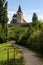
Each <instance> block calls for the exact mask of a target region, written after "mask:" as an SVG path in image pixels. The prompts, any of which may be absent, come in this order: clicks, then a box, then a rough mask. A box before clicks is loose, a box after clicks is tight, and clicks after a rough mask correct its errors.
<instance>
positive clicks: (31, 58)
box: [11, 41, 43, 65]
mask: <svg viewBox="0 0 43 65" xmlns="http://www.w3.org/2000/svg"><path fill="white" fill-rule="evenodd" d="M11 43H12V44H13V45H14V46H16V47H18V48H20V50H21V51H22V52H23V56H24V61H25V65H43V62H42V61H40V60H39V58H37V57H36V56H35V55H36V54H35V53H34V52H32V51H30V50H28V49H26V48H24V47H22V46H19V45H17V44H14V42H13V41H11Z"/></svg>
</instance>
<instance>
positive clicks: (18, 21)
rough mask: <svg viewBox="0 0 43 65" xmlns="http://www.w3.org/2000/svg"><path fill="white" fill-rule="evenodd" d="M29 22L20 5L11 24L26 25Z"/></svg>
mask: <svg viewBox="0 0 43 65" xmlns="http://www.w3.org/2000/svg"><path fill="white" fill-rule="evenodd" d="M26 23H27V22H26V21H25V20H24V18H23V12H22V9H21V6H20V5H19V8H18V11H17V12H16V14H14V15H13V17H12V20H11V22H10V24H26Z"/></svg>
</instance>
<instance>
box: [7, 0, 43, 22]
mask: <svg viewBox="0 0 43 65" xmlns="http://www.w3.org/2000/svg"><path fill="white" fill-rule="evenodd" d="M7 1H8V17H9V21H10V20H11V19H12V16H13V14H14V13H16V12H17V10H18V6H19V5H21V8H22V11H23V13H24V14H23V16H24V19H25V20H26V21H27V22H31V19H32V15H33V13H34V12H36V13H37V16H38V18H39V19H42V20H43V0H7Z"/></svg>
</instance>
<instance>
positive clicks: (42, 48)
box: [8, 20, 43, 54]
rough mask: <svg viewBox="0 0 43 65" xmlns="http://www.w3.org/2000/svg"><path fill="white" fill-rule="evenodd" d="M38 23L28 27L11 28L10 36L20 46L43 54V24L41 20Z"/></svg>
mask: <svg viewBox="0 0 43 65" xmlns="http://www.w3.org/2000/svg"><path fill="white" fill-rule="evenodd" d="M36 22H37V23H35V24H34V23H31V24H30V25H29V26H28V27H22V26H20V25H15V26H12V27H9V29H8V30H9V31H8V36H9V39H13V40H16V42H17V43H18V44H20V45H23V46H26V47H28V48H30V49H32V50H34V51H36V52H38V53H40V54H43V24H42V22H41V21H39V20H38V21H36Z"/></svg>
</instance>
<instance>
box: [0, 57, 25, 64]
mask: <svg viewBox="0 0 43 65" xmlns="http://www.w3.org/2000/svg"><path fill="white" fill-rule="evenodd" d="M0 65H24V61H23V58H21V59H10V60H9V61H0Z"/></svg>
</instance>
